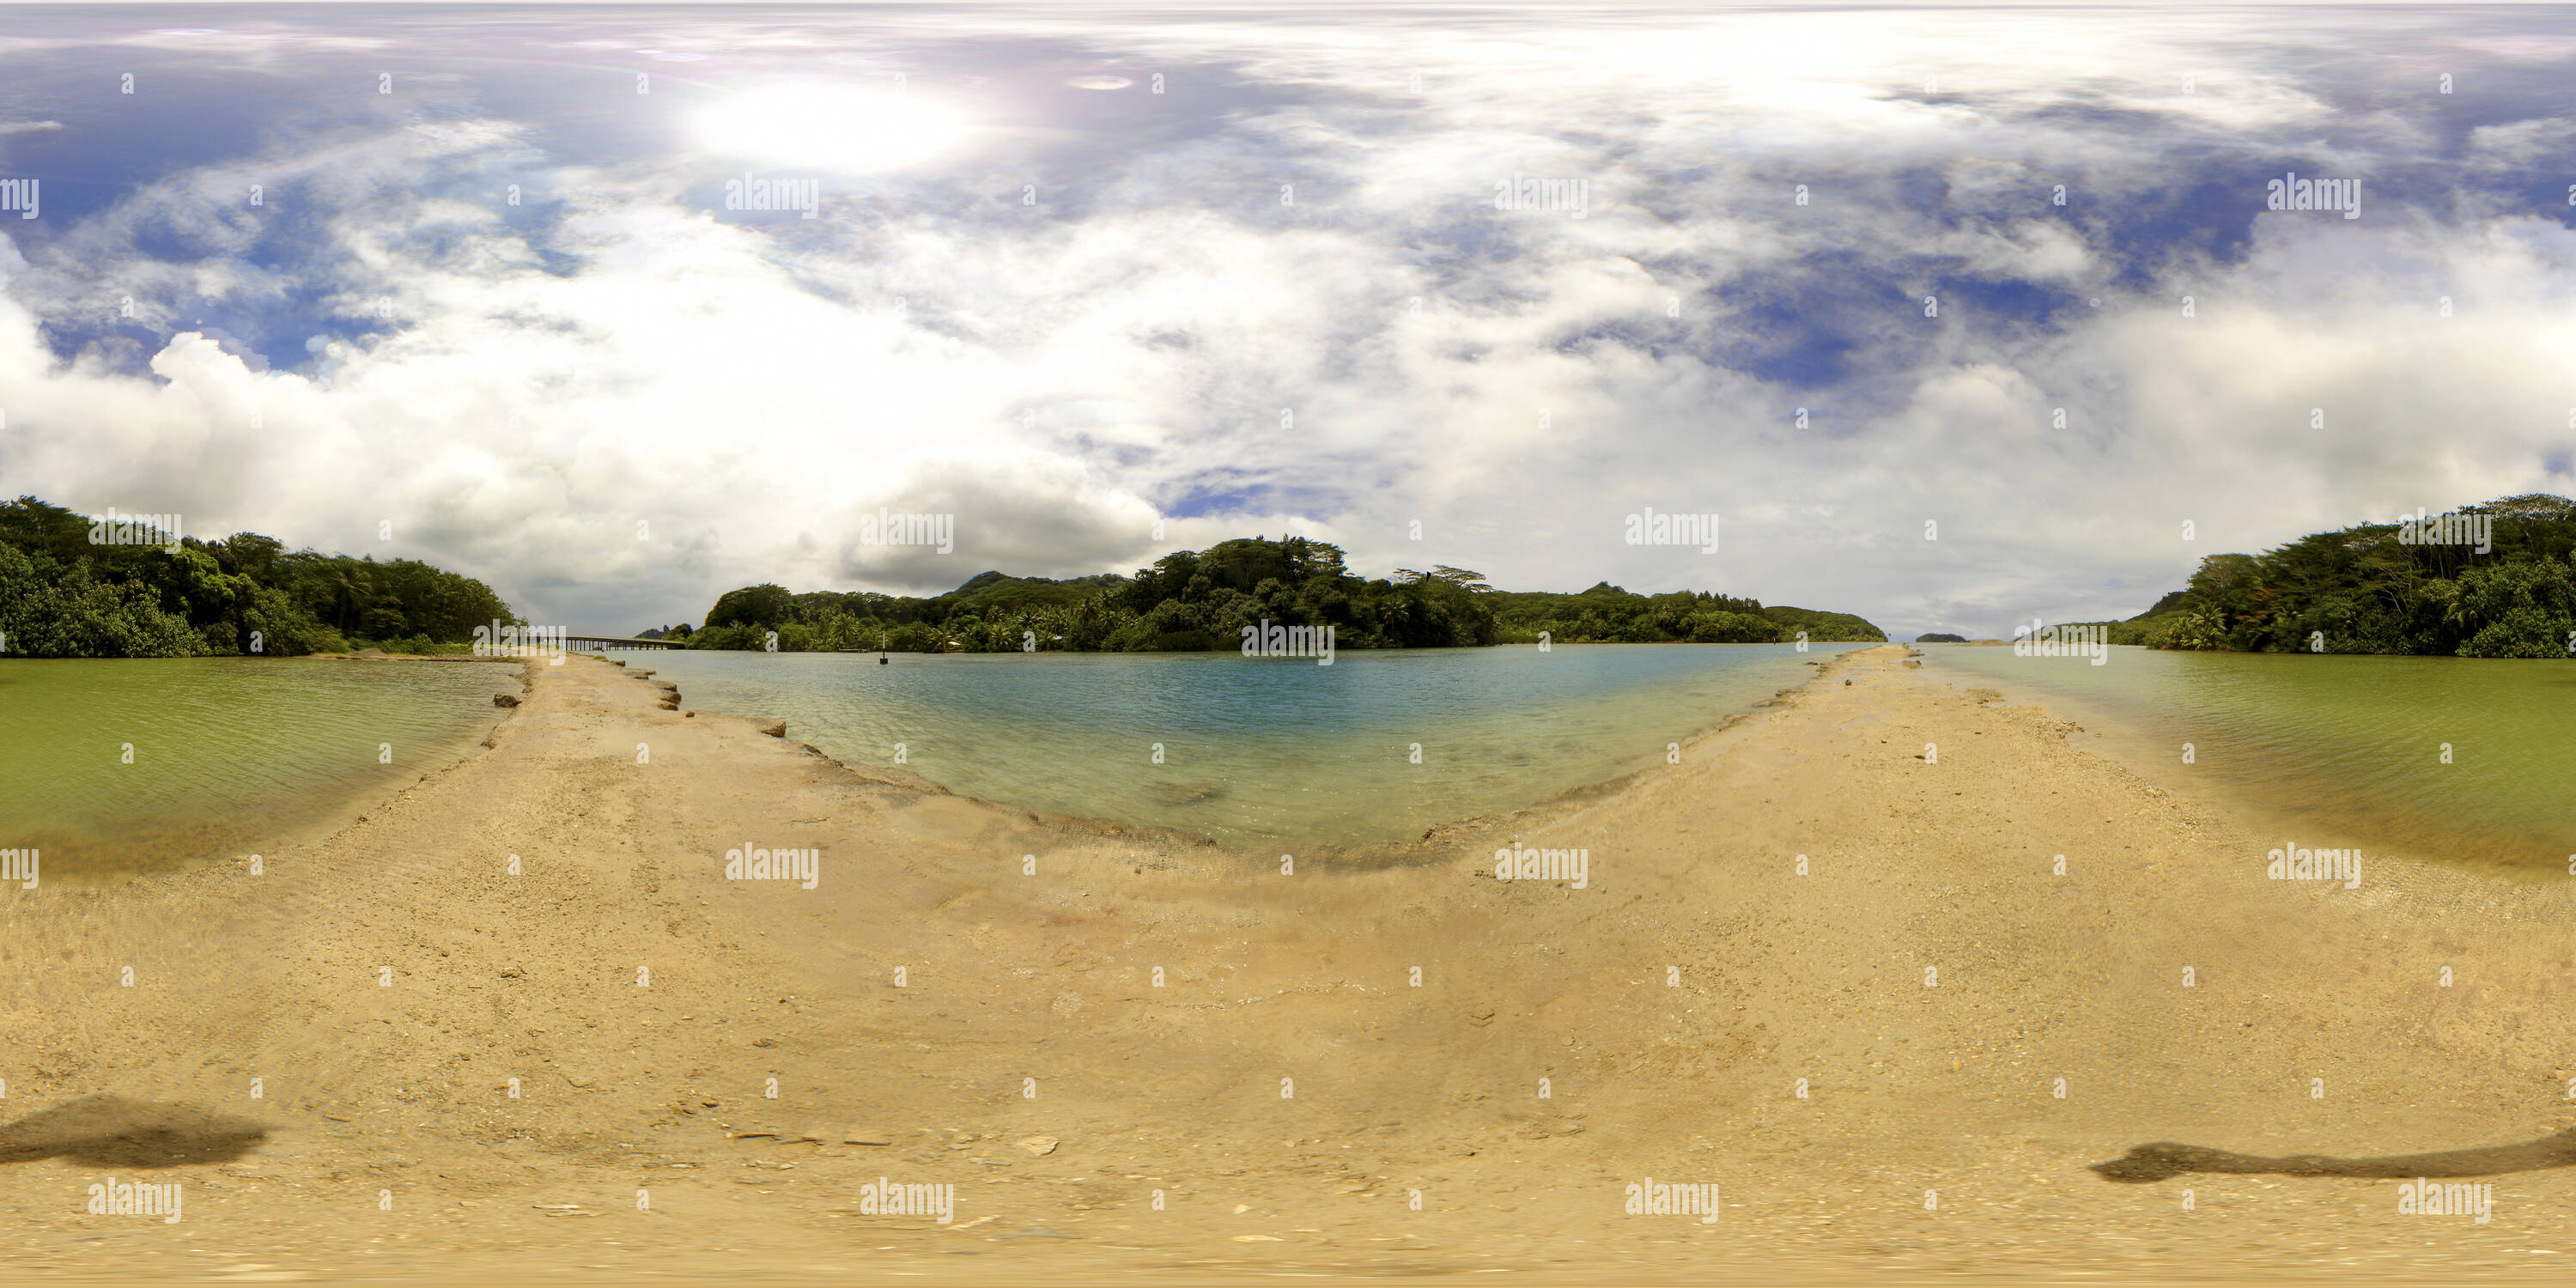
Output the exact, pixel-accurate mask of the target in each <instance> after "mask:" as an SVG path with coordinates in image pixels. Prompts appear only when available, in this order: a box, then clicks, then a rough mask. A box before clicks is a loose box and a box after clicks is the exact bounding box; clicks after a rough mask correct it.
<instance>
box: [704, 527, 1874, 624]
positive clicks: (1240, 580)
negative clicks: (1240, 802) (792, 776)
mask: <svg viewBox="0 0 2576 1288" xmlns="http://www.w3.org/2000/svg"><path fill="white" fill-rule="evenodd" d="M1263 620H1268V621H1270V622H1272V623H1275V624H1278V625H1282V626H1330V627H1332V628H1333V634H1334V646H1335V647H1336V648H1354V649H1374V648H1438V647H1447V646H1472V645H1486V644H1495V643H1505V642H1528V641H1533V640H1536V639H1537V638H1538V632H1540V631H1542V630H1547V631H1551V632H1552V634H1551V636H1550V638H1551V639H1553V640H1559V641H1564V642H1568V643H1573V642H1579V641H1584V640H1636V641H1663V640H1697V641H1700V642H1703V643H1719V642H1766V643H1767V642H1772V641H1777V640H1785V639H1791V638H1794V637H1795V636H1794V632H1796V631H1798V630H1801V629H1805V630H1807V631H1808V632H1809V635H1808V638H1810V639H1816V640H1881V639H1885V638H1886V636H1884V635H1883V634H1881V633H1879V631H1878V628H1876V627H1874V626H1871V625H1870V624H1869V623H1867V622H1864V621H1862V620H1861V619H1859V618H1857V617H1853V616H1850V615H1849V614H1844V613H1817V612H1811V611H1809V610H1806V609H1799V608H1764V607H1763V606H1762V605H1761V604H1760V603H1759V602H1757V601H1754V600H1749V599H1743V600H1739V599H1728V598H1726V597H1725V596H1722V595H1705V594H1703V595H1692V594H1690V593H1688V592H1682V593H1678V594H1674V595H1658V596H1651V597H1650V596H1645V595H1631V594H1629V593H1628V592H1626V591H1623V590H1620V589H1618V588H1616V587H1612V586H1606V585H1605V586H1596V587H1594V588H1593V589H1591V590H1589V591H1586V592H1584V593H1583V594H1581V595H1548V594H1512V593H1509V592H1504V591H1497V590H1495V589H1493V588H1492V587H1491V586H1488V585H1487V584H1486V583H1485V579H1484V578H1483V576H1482V575H1480V574H1477V573H1473V572H1469V571H1466V570H1464V569H1459V568H1449V567H1445V566H1443V567H1434V568H1432V569H1431V570H1430V571H1428V572H1417V571H1414V570H1411V569H1399V570H1397V572H1396V573H1395V575H1394V576H1392V577H1387V578H1380V579H1369V578H1364V577H1358V576H1354V575H1352V574H1351V572H1350V571H1349V570H1348V569H1347V568H1346V567H1344V565H1343V556H1342V551H1341V549H1340V548H1339V547H1337V546H1333V545H1329V544H1327V543H1324V542H1321V541H1308V540H1305V539H1304V538H1299V537H1291V538H1288V539H1286V540H1282V541H1271V540H1266V539H1262V538H1241V539H1238V540H1233V541H1225V542H1219V543H1218V544H1216V545H1213V546H1210V547H1208V548H1207V549H1206V550H1203V551H1189V550H1184V551H1179V552H1177V553H1174V554H1171V555H1167V556H1165V557H1164V558H1162V559H1161V560H1159V561H1157V562H1156V563H1155V564H1154V566H1153V567H1150V568H1140V569H1138V570H1137V571H1136V575H1135V576H1134V577H1132V578H1131V577H1119V576H1114V575H1108V574H1103V575H1099V576H1093V577H1076V578H1072V579H1070V580H1066V581H1050V580H1047V579H1046V578H1043V577H1007V576H1004V575H1002V574H1001V573H998V572H987V573H982V574H979V575H978V576H976V577H975V578H974V579H972V580H970V581H968V582H967V583H966V584H965V585H962V586H959V587H958V588H957V589H955V590H952V591H950V592H948V593H947V594H944V595H937V596H933V597H930V598H927V599H916V598H911V597H906V596H895V595H880V594H874V593H870V592H864V591H861V592H852V593H848V594H840V593H835V592H831V591H816V592H812V593H808V594H803V595H795V594H790V593H788V591H787V590H786V589H785V588H784V587H781V586H776V585H761V586H746V587H744V588H742V589H740V590H731V591H727V592H725V593H724V594H723V595H722V596H721V597H719V598H718V599H717V600H716V603H715V607H713V608H711V609H709V610H708V611H707V620H706V624H705V625H704V626H702V627H700V628H699V630H698V631H697V633H696V634H695V635H693V636H691V637H690V638H689V644H690V647H692V648H729V649H758V648H766V647H768V645H769V635H770V633H771V632H773V631H774V632H776V633H777V636H778V640H777V646H778V648H779V649H780V650H782V651H805V650H817V649H844V648H857V649H873V648H876V647H878V646H879V645H880V644H882V645H883V646H884V647H886V648H889V649H896V650H902V651H906V652H938V651H941V650H944V649H948V648H952V647H953V648H957V649H962V650H964V651H967V652H1008V651H1020V650H1024V649H1030V648H1034V649H1071V650H1076V651H1083V652H1092V651H1110V652H1154V651H1189V652H1196V651H1206V650H1211V649H1231V648H1236V647H1239V645H1240V641H1241V639H1242V629H1243V628H1244V627H1246V626H1251V625H1256V624H1258V623H1260V622H1261V621H1263Z"/></svg>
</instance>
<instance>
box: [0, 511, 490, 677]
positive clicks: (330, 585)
mask: <svg viewBox="0 0 2576 1288" xmlns="http://www.w3.org/2000/svg"><path fill="white" fill-rule="evenodd" d="M90 526H91V525H90V520H89V518H88V516H86V515H81V514H76V513H73V512H72V511H70V510H66V509H64V508H63V507H61V506H58V505H49V504H47V503H45V502H43V501H39V500H37V499H36V498H34V497H32V496H22V497H19V498H18V499H17V500H15V501H11V502H8V503H6V504H0V655H5V656H11V657H204V656H232V655H237V654H245V653H262V654H271V655H288V656H291V655H295V654H302V653H338V652H345V651H347V650H349V649H352V648H362V647H369V646H374V647H379V648H382V649H384V650H385V651H387V652H395V653H437V652H461V651H463V650H464V649H465V648H467V647H469V646H470V641H471V640H472V639H473V633H474V628H475V627H477V626H482V625H487V624H489V623H491V622H494V621H501V622H505V623H512V622H516V621H517V620H518V619H517V618H516V617H514V616H513V615H512V614H511V612H510V606H509V605H508V604H505V603H503V602H501V597H500V596H499V595H496V594H494V593H492V588H491V587H489V586H486V585H484V584H483V583H482V582H479V581H476V580H474V579H473V578H471V577H460V576H458V575H457V574H455V573H452V572H447V571H444V570H442V569H439V568H436V567H432V566H431V565H429V564H425V563H421V562H419V561H417V560H412V559H396V560H392V561H390V562H386V563H378V562H376V561H375V560H374V559H373V558H363V559H353V558H350V557H349V556H347V555H326V554H319V553H316V552H314V551H311V550H297V551H288V550H287V549H286V548H285V546H284V545H283V544H282V543H281V542H279V541H278V540H277V539H276V538H274V537H264V536H261V535H259V534H258V533H255V532H243V533H236V534H234V535H233V536H230V537H226V538H224V539H222V540H219V541H200V540H198V539H196V538H194V537H183V538H182V539H181V541H180V543H179V545H178V546H177V548H176V549H173V548H170V547H168V546H156V545H94V544H92V543H91V541H90Z"/></svg>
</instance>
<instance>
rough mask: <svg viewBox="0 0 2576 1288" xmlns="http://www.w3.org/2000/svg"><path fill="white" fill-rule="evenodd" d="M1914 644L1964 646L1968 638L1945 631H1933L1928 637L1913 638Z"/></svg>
mask: <svg viewBox="0 0 2576 1288" xmlns="http://www.w3.org/2000/svg"><path fill="white" fill-rule="evenodd" d="M1914 642H1915V643H1917V644H1965V643H1967V642H1968V637H1967V636H1965V635H1952V634H1950V633H1948V632H1947V631H1933V632H1931V633H1930V634H1928V635H1917V636H1915V637H1914Z"/></svg>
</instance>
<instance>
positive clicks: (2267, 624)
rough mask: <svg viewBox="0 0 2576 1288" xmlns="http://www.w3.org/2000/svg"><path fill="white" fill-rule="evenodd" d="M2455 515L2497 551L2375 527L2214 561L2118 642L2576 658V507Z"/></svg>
mask: <svg viewBox="0 0 2576 1288" xmlns="http://www.w3.org/2000/svg"><path fill="white" fill-rule="evenodd" d="M2460 513H2463V514H2471V515H2481V516H2486V517H2488V518H2490V519H2492V521H2493V523H2494V529H2493V540H2492V547H2493V548H2492V549H2491V550H2490V551H2488V552H2487V553H2485V554H2480V553H2477V551H2476V550H2475V549H2474V548H2473V547H2469V546H2460V545H2423V544H2407V543H2404V542H2401V541H2400V540H2399V527H2398V525H2396V524H2393V523H2373V524H2364V525H2362V526H2359V527H2353V528H2345V529H2343V530H2342V531H2340V532H2321V533H2317V534H2314V535H2312V536H2306V537H2301V538H2300V539H2298V540H2297V541H2293V542H2291V543H2289V544H2288V545H2285V546H2282V547H2280V548H2279V549H2276V550H2272V551H2268V552H2266V553H2264V554H2260V555H2245V554H2225V555H2212V556H2210V557H2209V558H2207V559H2204V560H2202V561H2201V565H2200V569H2199V571H2197V572H2195V573H2193V574H2192V577H2191V585H2190V587H2189V588H2188V589H2186V590H2183V591H2180V592H2177V594H2175V595H2168V596H2166V597H2165V599H2164V600H2163V601H2162V602H2159V603H2158V604H2156V606H2155V607H2153V608H2150V609H2148V610H2147V612H2146V613H2144V614H2141V615H2140V616H2138V617H2136V618H2132V619H2130V620H2129V621H2128V622H2125V623H2118V624H2116V625H2115V627H2114V629H2113V631H2112V635H2111V642H2112V643H2114V644H2124V643H2138V644H2149V645H2152V646H2154V647H2158V648H2178V649H2225V650H2234V651H2240V652H2301V653H2304V652H2310V651H2314V650H2315V649H2318V648H2321V650H2322V651H2324V652H2328V653H2420V654H2455V655H2457V656H2460V657H2567V656H2569V655H2570V653H2571V652H2576V647H2571V646H2572V645H2576V562H2571V559H2576V502H2571V501H2569V500H2568V499H2567V498H2565V497H2561V496H2549V495H2545V494H2534V495H2529V496H2516V497H2507V498H2504V499H2502V500H2498V501H2490V502H2488V503H2486V504H2485V505H2477V506H2463V507H2461V510H2460ZM2122 628H2126V629H2125V630H2123V629H2122ZM2124 634H2125V635H2126V636H2127V637H2128V638H2123V635H2124Z"/></svg>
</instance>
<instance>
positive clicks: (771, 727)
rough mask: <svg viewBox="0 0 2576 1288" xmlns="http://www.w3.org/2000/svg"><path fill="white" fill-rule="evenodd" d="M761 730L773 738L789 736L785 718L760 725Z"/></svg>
mask: <svg viewBox="0 0 2576 1288" xmlns="http://www.w3.org/2000/svg"><path fill="white" fill-rule="evenodd" d="M760 731H761V732H762V733H765V734H768V735H769V736H770V737H772V738H784V737H786V736H787V722H786V721H784V720H772V721H770V722H769V723H768V724H765V725H762V726H761V727H760Z"/></svg>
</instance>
